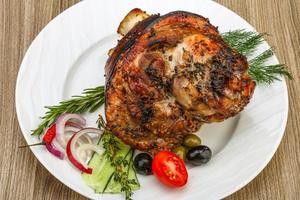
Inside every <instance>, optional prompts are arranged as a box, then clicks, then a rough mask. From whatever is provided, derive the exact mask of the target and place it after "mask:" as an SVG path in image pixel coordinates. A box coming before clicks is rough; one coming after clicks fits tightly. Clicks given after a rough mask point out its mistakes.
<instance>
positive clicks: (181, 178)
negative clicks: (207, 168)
mask: <svg viewBox="0 0 300 200" xmlns="http://www.w3.org/2000/svg"><path fill="white" fill-rule="evenodd" d="M152 171H153V174H154V175H155V176H156V177H157V179H158V180H159V181H160V182H162V183H163V184H165V185H167V186H170V187H181V186H184V185H185V184H186V183H187V180H188V173H187V170H186V167H185V164H184V161H183V160H182V159H181V158H180V157H178V156H177V155H176V154H175V153H173V152H169V151H161V152H159V153H158V154H156V155H155V156H154V158H153V161H152Z"/></svg>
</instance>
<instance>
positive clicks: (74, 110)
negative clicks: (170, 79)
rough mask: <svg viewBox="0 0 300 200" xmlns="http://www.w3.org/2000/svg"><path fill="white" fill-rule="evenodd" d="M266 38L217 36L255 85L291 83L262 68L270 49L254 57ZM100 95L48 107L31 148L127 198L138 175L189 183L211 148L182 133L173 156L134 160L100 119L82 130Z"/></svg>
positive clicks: (240, 33)
mask: <svg viewBox="0 0 300 200" xmlns="http://www.w3.org/2000/svg"><path fill="white" fill-rule="evenodd" d="M139 17H140V19H139V20H142V19H145V18H147V17H149V16H148V15H147V14H145V13H143V15H140V16H139ZM123 25H124V24H123ZM127 28H128V27H127ZM119 29H120V30H118V31H120V33H121V35H126V33H122V30H123V29H124V30H125V29H126V27H123V26H120V27H119ZM126 30H127V29H126ZM129 30H130V29H128V30H127V32H128V31H129ZM264 35H266V34H258V33H255V32H252V31H246V30H235V31H229V32H226V33H223V34H221V36H222V37H223V39H224V41H225V42H226V43H227V44H228V45H229V46H230V47H232V48H234V49H236V50H237V51H238V52H239V53H240V54H243V55H244V56H246V57H248V58H250V57H251V59H249V60H248V63H249V75H250V77H251V78H252V79H253V80H255V81H256V83H258V84H271V83H272V82H273V81H275V80H279V78H278V76H286V77H288V78H290V79H291V78H292V76H291V75H290V73H289V72H288V70H287V68H286V67H285V65H283V64H278V65H266V64H265V63H266V61H268V59H269V58H271V57H272V56H273V50H272V49H268V50H266V51H264V52H263V53H261V54H259V55H256V56H255V50H256V49H257V48H258V46H259V45H260V44H261V43H262V42H263V41H264V39H263V36H264ZM113 51H114V50H111V51H110V53H109V54H111V53H112V52H113ZM170 59H171V58H170ZM200 67H201V66H200ZM150 72H152V71H150ZM154 78H155V77H154ZM156 80H157V79H155V80H154V81H156ZM233 86H236V85H234V84H233ZM104 93H105V87H104V86H98V87H96V88H90V89H86V90H84V92H83V94H82V96H74V97H73V98H71V99H70V100H66V101H62V102H60V103H59V104H58V105H55V106H47V107H46V108H47V109H48V111H47V112H46V114H45V116H43V117H42V122H41V124H40V125H39V126H38V127H37V128H36V129H35V130H33V133H32V135H36V136H40V135H42V134H43V137H42V142H41V143H38V144H33V145H29V146H35V145H44V146H45V147H46V149H47V150H48V151H49V152H50V153H51V154H53V155H54V156H55V157H57V158H58V159H65V158H67V159H69V160H70V162H71V163H72V165H73V166H74V167H76V168H77V169H78V171H80V172H81V173H82V178H83V180H84V181H85V182H86V184H87V185H89V186H90V187H91V188H93V189H94V190H95V192H97V193H121V192H124V194H125V197H126V199H131V196H132V194H133V191H134V190H137V189H139V187H140V185H139V182H138V179H137V176H136V173H139V174H141V175H151V174H153V175H155V176H156V177H157V179H158V180H159V181H160V182H161V183H163V184H164V185H167V186H170V187H182V186H184V185H185V184H186V183H187V181H188V171H187V169H186V166H185V162H186V163H190V164H192V165H195V166H198V165H203V164H205V163H207V162H209V160H210V159H211V157H212V155H213V154H212V151H211V149H210V148H209V147H207V146H205V145H203V144H202V143H203V142H202V141H201V139H200V138H199V137H198V136H197V135H195V134H188V135H186V136H185V137H184V140H183V143H182V144H181V145H178V146H176V147H175V148H173V149H172V152H171V151H160V152H158V153H156V154H154V156H151V155H150V154H148V153H144V152H142V153H139V154H137V155H136V156H134V149H133V148H131V147H130V146H128V145H126V144H125V143H123V142H122V141H121V140H120V139H119V138H118V137H116V136H115V135H114V134H113V132H111V130H109V128H108V127H107V126H106V124H105V122H104V120H103V119H102V117H101V116H99V119H98V121H97V124H98V127H97V128H94V127H85V126H86V121H85V119H84V118H83V117H82V116H81V115H79V114H82V113H86V112H94V111H96V110H97V109H98V108H99V107H101V106H102V105H103V104H104V101H105V94H104ZM204 142H205V141H204Z"/></svg>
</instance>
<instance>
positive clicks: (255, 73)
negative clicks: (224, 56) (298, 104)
mask: <svg viewBox="0 0 300 200" xmlns="http://www.w3.org/2000/svg"><path fill="white" fill-rule="evenodd" d="M265 35H267V34H266V33H256V32H253V31H246V30H244V29H239V30H234V31H229V32H226V33H223V34H222V36H223V39H224V40H225V41H226V42H227V43H228V44H229V46H231V47H232V48H235V49H236V50H237V51H238V52H239V53H241V54H243V55H244V56H248V58H249V56H250V55H252V54H253V53H254V52H255V50H256V49H257V47H258V46H259V45H260V44H261V43H262V42H263V41H264V38H263V36H265ZM273 55H274V52H273V49H272V48H270V49H268V50H266V51H264V52H263V53H261V54H259V55H257V56H256V57H254V58H253V59H251V60H250V61H249V75H250V76H251V78H252V79H254V80H255V81H256V82H257V83H259V84H261V83H266V84H270V83H272V82H273V81H275V80H280V79H279V78H278V76H286V77H287V78H289V79H292V75H291V74H290V73H289V72H288V69H287V67H286V66H285V65H284V64H276V65H266V64H265V63H266V61H268V59H270V58H271V57H272V56H273Z"/></svg>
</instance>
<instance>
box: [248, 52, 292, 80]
mask: <svg viewBox="0 0 300 200" xmlns="http://www.w3.org/2000/svg"><path fill="white" fill-rule="evenodd" d="M273 54H274V53H273V49H272V48H271V49H268V50H266V51H264V52H263V53H261V54H260V55H258V56H256V57H255V58H253V59H252V60H250V61H249V65H250V67H249V75H250V76H251V77H252V78H253V79H254V80H256V81H257V83H267V84H270V83H272V82H273V81H274V80H279V79H278V75H281V76H286V77H288V78H289V79H292V76H291V74H290V73H289V72H288V69H287V68H286V66H285V65H284V64H277V65H265V64H264V63H265V62H266V61H267V60H268V59H269V58H270V57H272V56H273Z"/></svg>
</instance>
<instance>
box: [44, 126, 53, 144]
mask: <svg viewBox="0 0 300 200" xmlns="http://www.w3.org/2000/svg"><path fill="white" fill-rule="evenodd" d="M55 136H56V126H55V124H53V125H52V126H50V128H48V130H47V132H46V134H45V135H44V137H43V141H44V142H45V143H46V144H50V143H51V142H52V140H53V139H54V138H55Z"/></svg>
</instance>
